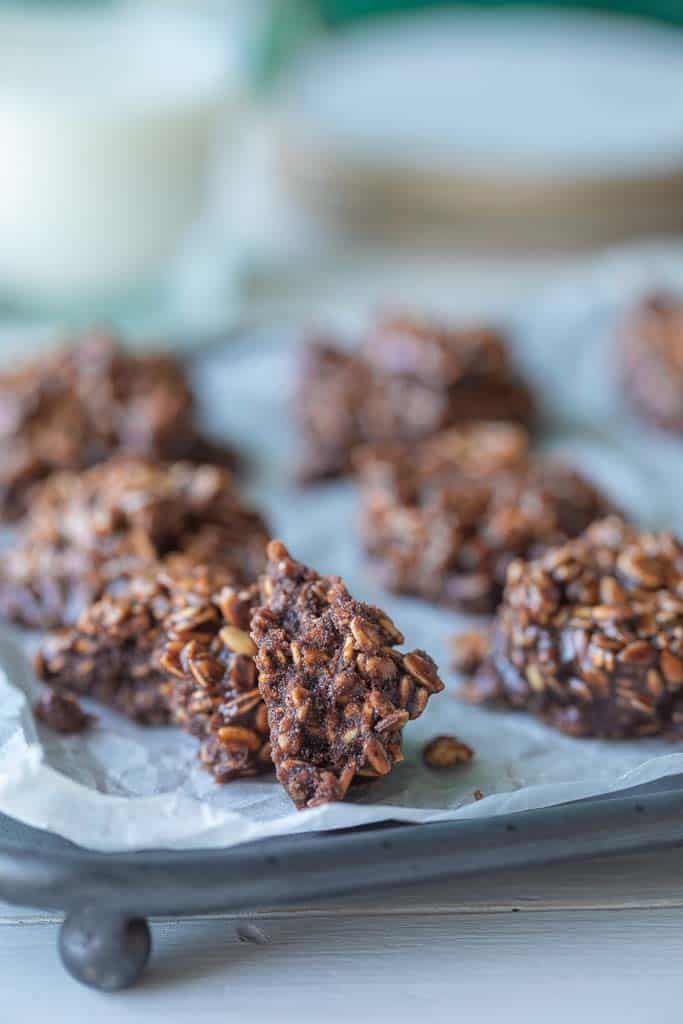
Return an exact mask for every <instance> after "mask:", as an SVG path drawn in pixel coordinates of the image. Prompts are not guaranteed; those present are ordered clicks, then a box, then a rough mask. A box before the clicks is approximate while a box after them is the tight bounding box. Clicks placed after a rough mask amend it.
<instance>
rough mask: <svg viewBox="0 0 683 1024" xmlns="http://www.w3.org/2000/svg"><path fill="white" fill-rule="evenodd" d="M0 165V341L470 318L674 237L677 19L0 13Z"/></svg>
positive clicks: (399, 13) (636, 13)
mask: <svg viewBox="0 0 683 1024" xmlns="http://www.w3.org/2000/svg"><path fill="white" fill-rule="evenodd" d="M0 150H1V152H2V154H3V156H2V161H0V327H1V328H3V329H4V331H5V336H7V335H8V334H11V332H12V331H13V330H14V331H16V330H18V326H17V325H20V324H21V325H24V326H26V325H30V326H31V327H35V328H37V325H49V326H50V327H52V326H53V325H54V324H55V323H58V324H68V325H71V324H78V323H81V322H88V321H91V320H92V319H106V320H110V321H113V322H114V323H120V324H122V325H123V326H124V327H127V328H130V329H131V330H132V331H133V332H134V333H143V334H149V333H150V332H167V333H168V335H169V336H172V338H173V339H176V340H177V339H180V340H181V342H183V343H184V342H185V341H187V339H191V338H195V339H196V338H203V337H207V336H209V335H210V334H211V332H213V331H221V330H225V329H229V328H231V327H233V326H235V325H239V324H240V323H243V322H245V321H248V320H250V319H252V318H258V317H264V316H270V317H273V316H277V315H283V316H284V315H289V314H295V315H296V314H297V313H299V312H302V311H303V312H305V313H306V314H310V313H312V312H315V311H317V309H318V307H319V306H320V305H325V303H326V302H334V303H336V304H337V305H344V304H345V303H350V302H354V301H357V300H362V301H366V300H367V301H382V300H384V299H387V300H391V299H392V298H395V297H396V295H398V297H399V298H400V299H402V300H403V299H404V297H405V293H406V289H410V296H411V301H412V302H413V303H414V304H417V303H419V302H420V301H422V300H423V297H424V299H425V301H426V300H430V299H431V298H432V297H433V296H440V297H442V298H444V297H445V303H444V304H446V305H448V304H449V303H450V304H451V305H454V306H457V307H458V309H460V304H461V303H462V302H463V301H464V302H467V301H469V299H471V298H472V297H474V298H475V299H476V302H475V304H477V303H478V302H479V301H480V299H481V301H482V302H483V303H484V304H485V302H486V299H487V289H488V290H489V293H490V294H491V295H493V294H494V293H495V295H496V296H499V297H501V296H505V295H507V294H508V293H511V294H514V295H515V296H517V295H521V294H523V293H524V291H525V289H526V288H532V287H534V288H538V287H542V286H543V285H544V283H545V282H547V281H548V280H549V279H550V278H551V277H552V276H553V275H555V274H559V273H562V272H564V271H565V270H566V269H567V268H571V267H575V266H576V265H577V264H579V263H582V262H585V260H586V258H587V255H591V254H594V253H596V252H598V251H601V250H602V249H603V248H604V247H605V246H611V245H614V244H624V243H627V244H630V245H633V244H643V243H648V244H649V243H650V242H651V241H652V239H654V238H661V237H662V236H664V237H665V238H667V239H672V240H676V239H677V238H678V236H679V234H680V233H681V231H682V230H683V4H681V3H680V0H602V2H595V3H590V2H583V3H576V4H558V3H553V2H550V0H548V2H546V3H543V4H542V3H537V4H529V3H526V4H524V5H519V4H517V3H514V2H505V3H502V2H501V3H494V2H482V3H479V4H472V3H469V4H467V5H463V4H459V3H457V2H454V0H453V2H445V0H442V2H431V3H430V2H427V0H126V2H121V0H120V2H104V0H103V2H100V3H97V2H94V0H91V2H88V0H83V2H80V3H64V2H58V0H42V2H37V0H34V2H31V0H24V2H21V3H10V2H7V0H4V2H2V3H0ZM21 336H22V339H23V338H24V337H25V336H26V332H25V331H24V330H23V328H22V331H21ZM35 336H36V337H37V336H38V334H37V331H36V333H35ZM22 344H23V341H22Z"/></svg>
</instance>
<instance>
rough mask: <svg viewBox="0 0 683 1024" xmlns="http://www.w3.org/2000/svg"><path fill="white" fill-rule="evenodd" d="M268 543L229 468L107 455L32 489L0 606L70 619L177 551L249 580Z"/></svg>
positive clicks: (8, 559) (22, 615) (1, 579)
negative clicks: (224, 568) (104, 458)
mask: <svg viewBox="0 0 683 1024" xmlns="http://www.w3.org/2000/svg"><path fill="white" fill-rule="evenodd" d="M266 543H267V532H266V527H265V525H264V522H263V520H262V519H261V517H260V516H259V515H258V514H257V513H256V512H255V511H253V510H252V509H250V508H248V507H246V506H245V505H244V504H243V503H242V501H241V500H240V498H239V496H238V494H237V491H236V489H235V487H234V484H233V479H232V476H231V474H230V473H229V472H228V471H227V470H225V469H220V468H219V467H216V466H209V465H194V464H192V463H188V462H176V463H169V464H159V463H154V462H150V461H148V460H143V459H137V458H133V457H119V458H114V459H111V460H109V461H108V462H104V463H101V464H100V465H98V466H94V467H92V468H91V469H88V470H84V471H82V472H80V473H73V472H63V473H57V474H54V475H53V476H52V477H50V479H49V480H47V481H45V483H43V484H42V485H41V486H40V487H39V489H38V490H37V492H36V495H35V498H34V500H33V502H32V505H31V510H30V514H29V516H28V517H27V519H26V522H25V524H24V527H23V530H22V532H21V535H20V538H19V541H18V544H17V545H16V546H14V547H12V548H11V549H10V550H9V551H7V552H5V553H4V555H3V556H2V558H1V559H0V613H2V615H4V616H5V617H6V618H10V619H13V620H14V621H16V622H20V623H23V624H24V625H28V626H34V627H52V626H57V625H70V624H72V623H74V622H75V621H76V620H77V619H78V616H79V615H80V613H81V612H82V611H83V609H84V608H86V607H87V606H88V605H89V604H90V603H91V602H92V601H94V600H96V599H97V598H98V597H101V596H102V594H104V593H105V592H106V591H107V590H109V589H111V588H113V587H117V586H122V585H125V580H126V578H128V577H129V576H131V575H132V574H135V573H137V572H139V571H140V570H141V569H143V568H144V567H145V566H147V565H150V564H151V563H154V562H156V561H158V560H159V559H161V558H164V557H166V556H167V555H169V554H171V553H174V552H178V553H181V554H182V555H184V556H186V557H187V558H188V559H191V560H194V561H195V562H198V563H199V562H205V561H208V562H210V563H212V564H219V565H223V566H224V567H226V568H228V569H229V570H230V572H231V574H232V575H233V576H234V577H235V578H239V579H242V580H244V581H246V580H252V579H253V578H254V577H255V575H256V574H257V573H258V572H259V571H260V569H261V568H262V567H263V564H264V555H265V548H266Z"/></svg>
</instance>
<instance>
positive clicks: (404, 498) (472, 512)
mask: <svg viewBox="0 0 683 1024" xmlns="http://www.w3.org/2000/svg"><path fill="white" fill-rule="evenodd" d="M355 461H356V466H357V470H358V478H359V483H360V494H361V515H360V527H361V536H362V541H363V544H364V547H365V549H366V551H367V552H368V555H369V556H370V559H371V563H372V565H373V567H374V568H375V570H376V571H377V573H378V574H379V576H380V578H381V580H382V582H383V584H384V585H385V586H386V587H388V588H389V589H390V590H393V591H396V592H398V593H405V594H415V595H418V596H420V597H423V598H426V599H427V600H430V601H436V602H440V603H443V604H447V605H450V606H452V607H454V608H458V609H461V610H464V611H468V612H475V613H476V612H479V613H481V612H491V611H493V610H494V609H495V607H496V605H497V604H498V601H499V600H500V596H501V593H502V588H503V583H504V580H505V571H506V569H507V566H508V565H509V563H510V562H511V561H512V560H513V559H514V558H515V557H518V556H521V557H527V556H529V555H533V554H534V553H538V552H539V551H540V550H542V549H543V548H545V547H547V546H549V545H552V544H556V543H558V541H562V540H564V539H566V538H568V537H572V536H576V535H577V534H578V533H580V532H581V531H582V530H583V529H585V528H586V526H588V524H589V523H591V522H592V521H593V520H594V519H596V518H598V517H600V516H602V515H605V514H606V513H607V512H608V511H609V510H610V505H609V502H608V501H607V499H606V498H605V497H603V495H602V494H601V493H600V492H599V491H598V490H597V488H596V487H594V486H593V485H592V484H591V483H589V482H588V481H587V480H586V479H585V478H584V477H582V476H581V475H580V474H579V473H577V472H575V471H573V470H571V469H570V468H568V467H567V466H565V465H563V464H561V463H559V462H555V461H552V460H550V459H547V458H543V457H541V456H534V455H532V453H531V452H530V449H529V437H528V434H527V432H526V431H525V430H524V428H522V427H520V426H518V425H515V424H503V423H472V424H465V425H463V426H460V427H453V428H451V429H450V430H449V431H445V432H444V433H442V434H439V435H436V436H435V437H434V438H431V439H429V440H427V441H424V442H422V444H420V445H410V444H405V443H399V442H394V443H387V444H384V445H377V446H369V447H366V448H362V449H359V451H358V452H357V453H356V458H355Z"/></svg>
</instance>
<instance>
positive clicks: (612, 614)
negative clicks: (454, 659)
mask: <svg viewBox="0 0 683 1024" xmlns="http://www.w3.org/2000/svg"><path fill="white" fill-rule="evenodd" d="M469 668H470V670H471V669H472V668H474V665H472V664H470V666H469ZM463 695H464V696H465V697H466V698H467V699H469V700H472V701H477V702H489V701H493V702H502V703H503V704H505V705H507V706H509V707H513V708H522V709H525V710H528V711H530V712H532V713H533V714H535V715H538V716H539V717H540V718H542V719H543V720H544V721H546V722H547V723H549V724H550V725H552V726H555V727H556V728H557V729H560V730H562V732H566V733H569V734H570V735H572V736H602V737H609V738H616V737H625V736H634V737H635V736H651V735H654V734H656V733H667V732H672V733H680V731H681V727H682V726H683V545H681V543H680V541H679V540H677V539H676V538H675V537H674V536H673V535H672V534H670V533H647V532H639V531H638V530H636V529H635V528H633V527H631V526H628V525H627V524H625V523H624V522H623V521H622V520H620V519H618V518H616V517H610V518H607V519H605V520H602V521H600V522H598V523H594V524H593V525H592V526H591V527H589V528H588V530H586V531H585V533H584V534H582V536H581V537H579V538H577V539H575V540H572V541H569V542H568V543H565V544H562V545H560V546H559V547H556V548H553V549H551V550H549V551H547V552H546V553H545V554H544V555H543V556H542V557H541V558H540V559H538V560H535V561H530V562H522V561H516V562H514V563H513V564H512V565H511V566H510V568H509V570H508V577H507V584H506V587H505V594H504V599H503V602H502V604H501V606H500V608H499V610H498V614H497V616H496V620H495V625H494V627H493V634H492V640H491V647H490V652H489V655H488V656H487V657H485V659H484V661H483V664H482V665H481V666H480V667H479V669H478V670H476V671H475V673H474V676H473V678H472V679H471V680H470V681H469V682H468V683H466V685H465V687H464V690H463Z"/></svg>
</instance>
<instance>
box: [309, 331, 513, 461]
mask: <svg viewBox="0 0 683 1024" xmlns="http://www.w3.org/2000/svg"><path fill="white" fill-rule="evenodd" d="M294 407H295V413H296V415H297V418H298V420H299V424H300V427H301V432H302V436H303V441H304V456H303V460H302V468H301V474H300V475H301V476H302V478H303V479H308V480H313V479H319V478H321V477H325V476H335V475H338V474H340V473H344V472H347V471H348V470H349V469H350V468H351V453H352V451H353V449H354V448H355V447H356V446H358V445H360V444H363V443H366V442H373V443H375V442H381V441H385V440H387V439H400V440H405V441H417V440H420V439H422V438H425V437H429V436H431V435H432V434H434V433H436V432H438V431H440V430H443V429H444V428H445V427H449V426H451V425H453V424H455V423H462V422H465V421H468V420H472V419H492V420H514V421H518V422H522V423H528V422H529V421H530V420H531V419H532V416H533V403H532V400H531V396H530V393H529V391H528V389H527V388H526V386H525V385H524V384H523V383H522V382H521V381H520V379H519V377H518V376H517V375H516V373H515V371H514V370H513V368H512V365H511V362H510V358H509V355H508V352H507V347H506V344H505V341H504V339H503V338H502V336H501V335H500V334H499V333H498V332H497V331H494V330H492V329H489V328H476V329H460V330H455V329H451V328H447V327H443V326H441V325H439V324H436V323H433V322H430V321H426V320H418V319H411V318H409V317H405V316H387V317H383V318H380V319H379V320H378V321H377V323H376V324H375V326H374V328H373V329H372V330H371V332H370V333H369V335H368V337H367V338H366V339H365V340H364V342H363V343H362V344H361V346H360V348H359V349H358V350H356V351H347V350H344V349H340V348H336V347H335V346H334V345H331V344H329V343H327V342H323V343H316V344H313V345H311V346H309V348H308V349H307V350H306V352H305V357H304V360H303V363H302V368H301V371H300V374H299V382H298V388H297V392H296V396H295V406H294Z"/></svg>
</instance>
